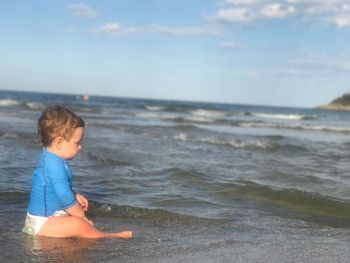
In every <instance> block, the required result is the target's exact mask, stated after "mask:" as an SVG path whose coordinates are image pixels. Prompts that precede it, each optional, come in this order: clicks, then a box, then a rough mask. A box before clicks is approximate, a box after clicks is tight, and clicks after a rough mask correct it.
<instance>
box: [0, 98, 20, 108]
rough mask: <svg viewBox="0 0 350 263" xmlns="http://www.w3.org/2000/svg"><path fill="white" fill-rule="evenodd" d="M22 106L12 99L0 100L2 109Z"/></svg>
mask: <svg viewBox="0 0 350 263" xmlns="http://www.w3.org/2000/svg"><path fill="white" fill-rule="evenodd" d="M20 104H21V103H20V102H19V101H17V100H11V99H4V100H0V107H8V106H17V105H20Z"/></svg>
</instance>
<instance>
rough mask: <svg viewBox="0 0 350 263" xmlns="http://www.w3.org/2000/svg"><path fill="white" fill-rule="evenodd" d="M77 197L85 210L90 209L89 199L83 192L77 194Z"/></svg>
mask: <svg viewBox="0 0 350 263" xmlns="http://www.w3.org/2000/svg"><path fill="white" fill-rule="evenodd" d="M75 197H76V198H77V201H78V203H79V204H80V206H81V208H82V209H83V210H84V212H87V210H88V209H89V201H88V200H87V199H86V198H85V196H83V195H82V194H75Z"/></svg>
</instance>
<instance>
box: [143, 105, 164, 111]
mask: <svg viewBox="0 0 350 263" xmlns="http://www.w3.org/2000/svg"><path fill="white" fill-rule="evenodd" d="M145 109H146V110H149V111H162V110H163V109H164V107H161V106H151V105H147V106H145Z"/></svg>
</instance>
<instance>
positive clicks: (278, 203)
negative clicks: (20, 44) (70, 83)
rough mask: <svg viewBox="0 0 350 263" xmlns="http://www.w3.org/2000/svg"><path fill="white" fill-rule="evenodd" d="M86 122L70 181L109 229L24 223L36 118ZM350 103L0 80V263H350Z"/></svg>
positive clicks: (91, 213) (33, 159)
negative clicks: (33, 85)
mask: <svg viewBox="0 0 350 263" xmlns="http://www.w3.org/2000/svg"><path fill="white" fill-rule="evenodd" d="M56 104H60V105H64V106H66V107H69V108H71V109H72V110H74V111H75V112H76V113H77V114H78V115H80V116H81V117H82V118H83V119H84V120H85V122H86V131H85V136H84V140H83V143H82V150H81V152H80V153H79V155H78V156H77V157H76V158H75V159H74V160H72V161H71V162H70V166H71V169H72V171H73V175H74V179H73V188H74V190H75V191H77V192H81V193H83V194H84V195H85V196H86V197H87V198H88V199H89V200H90V209H89V211H88V213H87V216H88V217H89V218H90V219H91V220H92V221H93V222H94V223H95V225H96V226H97V228H99V229H101V230H104V231H123V230H131V231H133V233H134V237H133V238H132V239H129V240H123V239H99V240H90V239H83V238H43V237H32V236H28V235H26V234H24V233H22V231H21V229H22V227H23V224H24V219H25V215H26V209H27V206H28V199H29V194H30V189H31V177H32V172H33V170H34V168H35V166H36V164H37V162H38V158H39V154H40V151H41V149H42V145H41V143H40V140H39V139H38V136H37V133H36V130H37V120H38V118H39V116H40V114H41V112H42V111H43V110H44V109H45V108H46V107H47V106H48V105H56ZM349 172H350V112H345V111H330V110H324V109H318V108H290V107H270V106H257V105H238V104H220V103H204V102H203V103H202V102H190V101H170V100H151V99H134V98H117V97H102V96H91V97H90V99H89V100H88V101H84V100H83V96H82V95H64V94H52V93H32V92H18V91H17V92H15V91H0V212H1V216H0V228H1V229H0V247H1V253H0V262H78V263H79V262H84V263H85V262H146V263H147V262H194V263H196V262H327V263H329V262H349V258H350V173H349Z"/></svg>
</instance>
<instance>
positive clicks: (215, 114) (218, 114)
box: [191, 109, 226, 117]
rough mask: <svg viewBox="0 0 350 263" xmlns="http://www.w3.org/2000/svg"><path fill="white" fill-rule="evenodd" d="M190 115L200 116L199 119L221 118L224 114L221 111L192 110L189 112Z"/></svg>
mask: <svg viewBox="0 0 350 263" xmlns="http://www.w3.org/2000/svg"><path fill="white" fill-rule="evenodd" d="M191 114H192V115H195V116H201V117H222V116H225V115H226V113H225V112H223V111H216V110H204V109H198V110H193V111H191Z"/></svg>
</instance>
